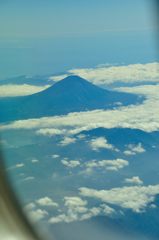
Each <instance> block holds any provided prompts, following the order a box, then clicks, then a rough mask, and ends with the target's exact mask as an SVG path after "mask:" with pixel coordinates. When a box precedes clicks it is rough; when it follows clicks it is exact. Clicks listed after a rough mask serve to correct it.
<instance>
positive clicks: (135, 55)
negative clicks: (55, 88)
mask: <svg viewBox="0 0 159 240" xmlns="http://www.w3.org/2000/svg"><path fill="white" fill-rule="evenodd" d="M154 2H155V1H149V0H140V1H138V0H134V1H132V0H120V1H119V0H111V1H110V0H108V1H105V0H99V1H96V0H85V1H84V0H81V1H77V0H74V1H73V0H68V1H64V0H58V1H57V0H55V1H52V0H45V1H43V0H32V1H31V0H28V1H24V0H15V1H11V0H7V1H4V0H2V1H1V2H0V79H3V78H6V77H12V76H17V75H23V74H24V75H36V74H40V75H41V74H50V73H61V72H64V71H66V70H69V69H71V68H78V67H94V66H96V65H98V64H104V63H109V64H116V63H118V64H122V63H124V64H129V63H147V62H152V61H154V60H156V58H157V56H156V34H155V32H156V22H155V18H154V6H155V5H154Z"/></svg>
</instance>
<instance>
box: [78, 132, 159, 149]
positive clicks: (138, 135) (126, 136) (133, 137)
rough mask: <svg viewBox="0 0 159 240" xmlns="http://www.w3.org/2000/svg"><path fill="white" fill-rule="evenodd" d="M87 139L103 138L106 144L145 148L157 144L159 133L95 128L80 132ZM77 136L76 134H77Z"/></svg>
mask: <svg viewBox="0 0 159 240" xmlns="http://www.w3.org/2000/svg"><path fill="white" fill-rule="evenodd" d="M80 134H84V135H85V136H87V138H88V139H89V138H90V139H92V138H96V137H105V138H106V139H107V140H108V142H110V143H111V144H113V145H115V146H119V147H120V146H124V145H126V144H138V143H139V142H140V143H142V144H144V145H145V146H146V145H147V146H152V145H156V144H157V145H158V144H159V132H157V131H154V132H150V133H148V132H144V131H142V130H139V129H131V128H111V129H107V128H102V127H101V128H95V129H93V130H88V131H82V132H80ZM77 136H78V134H77Z"/></svg>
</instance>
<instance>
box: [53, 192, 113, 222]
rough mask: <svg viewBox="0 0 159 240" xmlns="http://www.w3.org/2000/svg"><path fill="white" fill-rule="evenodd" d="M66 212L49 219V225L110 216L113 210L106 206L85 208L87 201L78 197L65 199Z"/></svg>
mask: <svg viewBox="0 0 159 240" xmlns="http://www.w3.org/2000/svg"><path fill="white" fill-rule="evenodd" d="M64 201H65V204H64V205H65V207H66V208H67V209H66V212H65V213H62V214H60V215H57V216H54V217H52V218H50V219H49V223H51V224H55V223H60V222H66V223H70V222H74V221H84V220H87V219H90V218H92V217H95V216H98V215H104V216H111V215H112V214H114V213H115V210H114V209H113V208H111V207H109V206H108V205H106V204H102V205H100V206H99V207H90V208H88V207H87V201H86V200H83V199H81V198H80V197H77V196H73V197H65V198H64Z"/></svg>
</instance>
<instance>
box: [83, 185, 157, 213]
mask: <svg viewBox="0 0 159 240" xmlns="http://www.w3.org/2000/svg"><path fill="white" fill-rule="evenodd" d="M79 190H80V194H81V196H83V197H89V198H95V199H99V200H101V201H102V202H104V203H107V204H112V205H116V206H119V207H122V208H125V209H131V210H132V211H133V212H137V213H138V212H141V211H144V210H145V209H146V208H147V207H148V205H149V204H152V203H153V202H154V200H155V197H156V196H157V195H158V194H159V185H154V186H153V185H149V186H133V187H121V188H113V189H110V190H96V189H91V188H86V187H82V188H80V189H79Z"/></svg>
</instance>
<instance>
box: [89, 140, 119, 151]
mask: <svg viewBox="0 0 159 240" xmlns="http://www.w3.org/2000/svg"><path fill="white" fill-rule="evenodd" d="M90 146H91V147H92V149H93V150H95V151H98V150H99V149H101V148H105V149H108V150H116V149H115V147H114V146H113V145H112V144H110V143H108V141H107V139H105V138H104V137H99V138H95V139H92V140H91V142H90Z"/></svg>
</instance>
